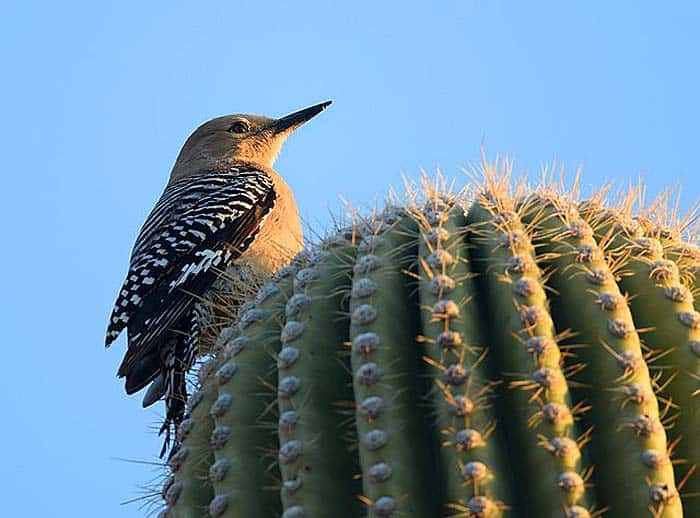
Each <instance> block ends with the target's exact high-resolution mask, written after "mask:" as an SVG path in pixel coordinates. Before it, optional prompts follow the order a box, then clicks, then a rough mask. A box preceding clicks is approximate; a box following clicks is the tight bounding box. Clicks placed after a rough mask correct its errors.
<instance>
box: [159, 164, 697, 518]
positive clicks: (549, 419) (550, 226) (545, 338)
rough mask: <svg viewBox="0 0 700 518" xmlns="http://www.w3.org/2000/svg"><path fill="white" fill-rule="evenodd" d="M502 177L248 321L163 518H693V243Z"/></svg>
mask: <svg viewBox="0 0 700 518" xmlns="http://www.w3.org/2000/svg"><path fill="white" fill-rule="evenodd" d="M497 168H499V166H498V165H496V164H485V166H484V178H485V180H484V181H483V182H482V183H481V184H480V185H479V186H478V187H475V188H473V189H472V190H471V191H470V192H468V193H464V192H459V193H454V192H449V191H448V189H446V188H445V187H444V182H442V181H441V180H440V179H438V180H436V181H435V182H434V183H431V182H432V181H428V180H425V181H424V182H423V187H422V188H421V189H420V191H421V192H420V193H418V195H415V193H414V196H411V197H409V201H407V202H405V203H402V204H396V203H394V204H388V205H387V207H385V208H384V209H382V210H377V211H375V212H374V213H373V214H371V215H369V216H357V217H355V218H354V219H353V220H352V221H350V222H349V223H348V224H347V225H346V226H344V227H343V228H341V229H340V230H339V231H337V232H336V233H334V234H333V235H331V236H329V237H327V238H326V239H324V240H322V241H321V242H320V243H318V244H315V245H313V246H309V248H308V249H307V250H306V251H305V252H303V253H302V254H301V255H299V256H298V257H297V258H296V259H295V260H294V261H293V263H292V265H291V266H289V267H287V268H284V269H282V270H280V271H279V272H277V274H275V276H274V277H273V278H272V279H270V280H269V281H267V282H266V283H265V284H264V285H262V287H261V289H260V290H259V292H258V294H257V296H256V297H255V298H254V299H253V300H251V301H249V302H248V303H246V304H243V305H242V306H241V307H240V311H239V312H238V316H237V317H235V318H234V319H233V320H232V321H231V322H230V325H227V326H226V327H225V328H224V329H223V330H221V331H220V333H219V334H218V337H217V339H216V346H215V347H213V348H211V349H210V352H208V353H207V354H206V355H205V357H204V358H203V359H202V361H201V362H200V367H199V372H198V375H197V380H196V385H197V391H196V392H195V393H194V394H193V395H192V397H191V398H190V400H189V401H188V405H187V418H186V419H185V420H184V421H183V422H182V424H181V425H180V427H179V429H178V431H177V439H178V446H177V447H176V449H175V450H174V451H173V452H172V454H171V456H170V458H169V461H168V471H169V473H168V476H167V479H166V480H165V483H164V485H163V489H162V493H161V494H162V498H163V501H164V504H163V506H162V511H161V516H163V517H167V518H183V517H185V518H194V517H206V516H211V517H214V518H223V517H226V518H252V517H270V518H272V517H280V516H282V517H284V518H301V517H305V518H316V517H318V518H325V517H364V516H368V517H371V518H389V517H396V518H409V517H416V518H432V517H442V516H445V517H447V516H454V517H474V518H494V517H501V516H513V517H537V518H540V517H561V518H584V517H598V516H607V517H624V518H637V517H645V516H649V517H658V518H676V517H681V516H686V517H690V518H697V517H700V480H699V479H700V476H698V475H697V474H696V473H695V467H696V466H697V464H698V463H700V313H698V312H697V311H696V308H697V303H696V302H695V300H694V295H695V294H697V289H696V278H695V274H696V270H697V268H698V265H700V259H698V256H699V255H700V254H698V252H697V249H696V248H695V245H694V244H693V243H692V239H691V238H690V237H689V236H688V235H687V234H688V233H687V232H686V235H682V233H679V232H674V231H673V228H674V227H673V222H669V221H665V220H663V219H662V217H661V216H660V215H659V211H656V212H654V211H652V210H645V209H644V208H642V209H640V211H639V212H638V214H636V215H635V214H633V213H632V211H631V210H630V209H629V207H628V205H629V204H627V205H626V204H625V203H622V202H621V203H617V204H616V203H611V204H609V205H606V204H605V203H603V202H602V197H593V198H592V199H589V200H587V201H580V200H578V199H577V198H576V196H574V195H573V194H571V193H567V192H564V191H563V190H557V189H553V188H551V187H543V188H539V189H530V188H525V187H522V188H521V187H517V186H516V187H512V186H511V185H509V183H510V175H509V173H508V172H507V171H504V170H499V171H496V169H497ZM506 169H507V168H506ZM679 226H680V225H679ZM684 239H685V241H684Z"/></svg>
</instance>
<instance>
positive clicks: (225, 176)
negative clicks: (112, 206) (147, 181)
mask: <svg viewBox="0 0 700 518" xmlns="http://www.w3.org/2000/svg"><path fill="white" fill-rule="evenodd" d="M274 202H275V193H274V189H273V184H272V180H271V178H270V177H269V176H268V175H267V174H265V173H264V172H261V171H257V170H232V171H217V172H208V173H205V174H201V175H197V176H190V177H187V178H183V179H181V180H179V181H177V182H174V183H173V184H171V185H170V186H169V187H168V188H167V189H166V191H165V192H164V193H163V196H162V197H161V199H160V200H159V201H158V203H157V204H156V206H155V207H154V209H153V211H152V212H151V214H150V215H149V217H148V219H147V220H146V222H145V224H144V225H143V228H142V229H141V232H140V233H139V237H138V238H137V241H136V244H135V245H134V249H133V252H132V256H131V264H130V267H129V272H128V274H127V278H126V281H125V282H124V285H123V286H122V289H121V290H120V293H119V297H118V299H117V302H116V304H115V307H114V310H113V312H112V316H111V319H110V323H109V327H108V329H107V338H106V344H107V345H109V344H110V343H111V342H113V341H114V340H115V339H116V338H117V337H118V336H119V334H120V332H121V331H122V330H123V329H124V328H125V327H128V331H129V350H128V352H127V356H126V357H125V359H124V362H123V363H122V366H121V367H120V371H119V374H120V375H127V374H128V372H129V370H130V368H131V367H132V366H133V364H134V362H135V360H136V359H137V358H138V357H139V356H142V355H147V354H151V355H153V354H154V353H156V351H153V350H152V348H153V346H154V345H156V344H157V342H158V341H159V340H161V339H162V337H163V334H164V333H165V332H166V331H167V330H168V329H170V328H171V327H172V326H173V325H174V324H176V323H177V321H178V320H179V319H180V318H181V317H182V316H183V315H185V314H186V313H188V312H189V311H190V310H191V307H192V304H193V301H194V297H196V296H199V295H201V294H203V293H204V292H205V291H206V290H207V289H208V288H209V287H210V286H211V284H212V283H213V282H214V281H215V279H216V273H215V272H214V270H215V269H216V268H222V267H223V266H225V265H226V264H228V263H229V262H230V261H231V260H232V259H235V258H236V257H238V256H239V255H240V254H241V253H243V252H244V251H245V250H246V248H248V246H250V244H251V243H252V242H253V240H254V239H255V237H256V235H257V234H258V231H259V229H260V226H261V224H262V222H263V220H264V218H265V217H266V216H267V214H268V213H269V212H270V210H271V209H272V207H273V205H274ZM146 383H147V382H146ZM138 385H142V384H141V383H138ZM132 388H134V387H132ZM135 390H138V389H137V388H136V389H135Z"/></svg>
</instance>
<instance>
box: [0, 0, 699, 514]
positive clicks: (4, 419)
mask: <svg viewBox="0 0 700 518" xmlns="http://www.w3.org/2000/svg"><path fill="white" fill-rule="evenodd" d="M563 4H566V5H563ZM574 4H575V3H574V2H537V1H534V2H516V1H512V2H497V1H485V0H484V1H466V0H461V1H454V2H446V1H445V2H426V1H421V2H410V1H406V0H404V1H401V2H398V1H397V2H320V1H318V2H288V1H285V2H282V1H280V2H265V1H237V2H231V1H227V2H223V1H222V2H201V3H197V2H192V1H189V2H173V1H169V2H124V1H120V2H37V1H26V2H18V1H15V2H10V3H9V4H8V3H7V2H5V3H4V4H3V8H2V18H1V20H0V67H1V68H0V74H1V76H0V77H1V80H0V114H1V117H2V119H1V121H0V122H1V123H0V146H1V149H0V151H1V153H0V164H2V171H1V174H2V183H1V185H2V204H0V211H1V214H0V216H1V217H0V226H1V238H2V241H1V242H2V250H3V253H2V254H1V255H0V262H1V264H0V271H1V272H2V274H1V275H2V311H0V319H1V320H2V322H1V326H0V329H1V330H2V341H3V343H2V359H3V369H2V371H3V372H2V375H1V376H0V398H1V401H0V408H1V409H2V413H1V414H0V420H1V423H2V424H0V444H1V445H2V454H1V455H0V458H1V462H0V465H1V469H0V495H2V496H1V497H0V498H1V500H2V505H1V506H0V507H2V514H3V515H4V516H43V517H64V516H65V517H68V516H70V517H78V516H79V517H82V516H86V517H87V516H102V517H117V516H119V517H124V516H140V515H143V514H144V513H145V510H139V507H138V504H131V505H125V506H120V502H122V501H125V500H129V499H131V498H135V497H138V496H139V495H140V494H142V491H145V490H143V489H142V488H141V487H140V486H145V485H148V483H149V481H150V480H152V479H153V478H154V477H156V478H157V476H158V474H159V471H158V469H156V468H154V467H153V466H149V465H144V464H136V463H128V462H123V461H120V460H116V459H115V458H116V457H125V458H130V459H139V460H143V461H148V462H150V461H157V457H156V454H157V452H158V450H159V447H160V441H159V440H158V439H157V438H156V437H155V435H153V432H152V431H150V429H149V427H150V426H151V425H153V424H154V423H155V422H156V420H157V418H158V415H159V414H158V413H159V412H160V409H158V410H157V411H151V410H148V411H144V410H142V409H141V408H140V396H139V397H136V398H127V397H126V396H125V395H124V394H123V393H122V386H121V383H120V382H118V381H117V379H116V378H115V376H114V374H115V370H116V367H117V365H118V362H119V361H120V358H121V355H122V352H123V349H124V343H123V341H120V342H118V343H117V344H116V345H115V346H114V347H113V348H112V350H109V351H105V350H104V349H103V346H102V343H103V334H104V329H105V324H106V322H107V316H108V312H109V311H110V309H111V306H112V303H113V298H114V296H115V294H116V292H117V289H118V286H119V284H120V282H121V281H122V276H123V275H124V273H125V268H126V266H127V261H128V256H129V251H130V248H131V245H132V242H133V239H134V237H135V235H136V233H137V231H138V228H139V226H140V224H141V222H142V221H143V219H144V217H145V215H146V214H147V212H148V211H149V209H150V207H151V205H152V203H153V202H154V200H155V199H156V198H157V197H158V196H159V194H160V191H161V189H162V187H163V185H164V183H165V181H166V177H167V174H168V172H169V169H170V167H171V165H172V162H173V160H174V158H175V156H176V153H177V152H178V149H179V147H180V145H181V144H182V142H183V141H184V139H185V138H186V137H187V135H188V134H189V132H190V131H191V130H192V129H193V128H194V127H196V126H197V125H198V124H199V123H201V122H203V121H204V120H206V119H208V118H210V117H213V116H216V115H221V114H225V113H231V112H257V113H265V114H268V115H273V116H278V115H282V114H284V113H287V112H290V111H292V110H295V109H297V108H301V107H303V106H306V105H308V104H311V103H314V102H318V101H321V100H324V99H327V98H331V99H333V100H334V101H335V103H334V105H333V106H332V108H331V109H330V110H328V111H327V112H325V113H324V114H322V115H321V116H320V117H318V118H317V119H315V120H314V121H313V122H312V123H311V124H309V125H308V126H306V127H305V128H303V130H302V131H300V132H299V133H298V134H296V135H294V136H293V137H292V138H291V139H290V141H289V142H288V143H287V145H286V147H285V149H283V152H282V155H281V157H280V160H279V161H278V163H277V169H278V170H279V171H280V172H282V173H283V174H284V175H286V177H287V178H288V179H289V183H290V184H291V185H292V187H293V188H294V189H295V191H296V193H297V198H298V202H299V204H300V206H301V210H302V213H303V214H304V216H305V217H306V218H307V219H308V220H309V221H311V222H316V224H320V225H323V224H324V222H327V221H328V219H329V218H328V210H329V208H330V209H331V210H334V208H337V207H338V206H339V202H338V195H339V194H343V195H344V196H345V197H346V198H348V199H349V200H351V201H353V202H356V203H371V202H372V200H373V199H374V195H375V193H377V192H380V191H384V190H385V189H386V187H388V186H389V185H398V184H400V177H401V173H407V174H409V175H415V174H417V173H418V170H419V167H420V166H423V167H425V168H426V169H428V170H433V169H434V168H435V167H436V166H440V167H441V168H442V169H443V170H444V171H445V172H447V173H451V174H455V175H456V176H458V177H459V176H460V173H459V172H458V169H457V167H458V166H459V165H466V164H468V163H470V162H474V161H477V160H478V159H479V155H480V145H481V144H482V143H483V144H484V145H485V148H486V150H487V151H488V152H489V153H490V154H492V155H493V154H495V153H502V154H506V153H507V154H509V155H510V156H512V157H514V158H515V160H516V168H517V169H520V168H525V169H528V170H530V171H533V172H535V173H536V172H537V171H538V169H539V167H540V165H541V164H542V163H547V162H550V161H552V160H553V159H556V160H558V161H560V162H563V163H565V164H566V165H567V166H568V168H569V170H570V171H573V170H574V169H575V168H576V167H577V166H579V165H582V166H583V167H584V171H585V176H584V180H585V183H586V184H592V185H600V184H602V183H603V182H604V181H607V180H617V181H629V180H634V179H636V178H637V177H638V176H639V175H640V174H641V175H643V176H644V178H646V180H647V182H648V184H649V186H650V192H651V193H654V192H656V191H658V190H659V189H660V188H661V187H662V186H665V185H676V184H677V183H679V182H682V183H683V184H684V186H685V195H686V198H685V204H686V206H687V205H690V203H691V202H692V201H694V200H695V197H696V196H697V195H698V193H699V192H700V190H699V189H698V187H699V186H700V183H699V182H698V180H697V179H696V178H695V175H696V171H695V167H696V156H695V155H696V153H697V151H698V130H697V127H698V126H697V125H698V121H699V120H700V104H699V102H698V92H700V76H699V75H698V74H699V73H698V53H699V51H700V45H699V44H700V38H699V36H698V27H699V26H700V12H699V11H698V8H697V7H695V6H694V5H693V4H695V5H697V3H696V2H672V3H659V2H607V1H606V2H602V1H601V2H585V4H586V6H585V7H583V4H584V3H583V2H579V3H578V4H580V6H579V7H576V6H574Z"/></svg>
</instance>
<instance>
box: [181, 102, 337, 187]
mask: <svg viewBox="0 0 700 518" xmlns="http://www.w3.org/2000/svg"><path fill="white" fill-rule="evenodd" d="M330 104H331V101H326V102H323V103H320V104H316V105H314V106H310V107H308V108H304V109H303V110H299V111H296V112H294V113H290V114H289V115H285V116H284V117H282V118H279V119H271V118H268V117H263V116H261V115H244V114H238V115H225V116H223V117H217V118H216V119H212V120H210V121H208V122H205V123H204V124H202V125H201V126H200V127H199V128H197V129H196V130H195V131H194V132H193V133H192V134H191V135H190V136H189V138H188V139H187V141H186V142H185V145H184V146H182V149H181V150H180V154H179V155H178V157H177V160H176V161H175V166H174V167H173V171H172V173H171V175H170V181H171V182H172V181H174V180H177V179H179V178H183V177H185V176H189V175H191V174H195V173H198V172H201V171H204V170H207V169H216V168H220V167H227V166H232V165H236V164H240V163H245V164H252V165H258V166H264V167H272V165H273V163H274V162H275V159H276V158H277V155H278V153H279V151H280V148H281V147H282V144H283V143H284V141H285V140H286V139H287V137H288V136H289V135H290V134H291V133H292V132H293V131H294V130H295V129H297V128H298V127H299V126H301V125H302V124H304V123H305V122H306V121H308V120H309V119H311V118H312V117H314V116H315V115H317V114H319V113H320V112H322V111H323V110H325V109H326V108H327V107H328V106H329V105H330Z"/></svg>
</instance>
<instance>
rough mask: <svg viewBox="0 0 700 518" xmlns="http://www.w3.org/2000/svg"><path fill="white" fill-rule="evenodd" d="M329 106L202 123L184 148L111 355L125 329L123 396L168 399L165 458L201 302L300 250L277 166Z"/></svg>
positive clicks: (114, 331) (152, 225)
mask: <svg viewBox="0 0 700 518" xmlns="http://www.w3.org/2000/svg"><path fill="white" fill-rule="evenodd" d="M330 104H331V101H326V102H322V103H319V104H316V105H313V106H310V107H308V108H304V109H302V110H299V111H296V112H294V113H291V114H289V115H286V116H284V117H281V118H278V119H274V118H269V117H265V116H261V115H248V114H235V115H226V116H222V117H217V118H214V119H212V120H209V121H208V122H205V123H204V124H202V125H201V126H199V127H198V128H197V129H196V130H195V131H194V132H193V133H192V134H191V135H190V136H189V138H188V139H187V140H186V141H185V144H184V145H183V146H182V149H181V150H180V153H179V154H178V156H177V159H176V160H175V164H174V166H173V168H172V170H171V173H170V178H169V180H168V183H167V185H166V187H165V190H164V191H163V193H162V195H161V197H160V199H159V200H158V201H157V203H156V204H155V206H154V207H153V209H152V210H151V212H150V214H149V216H148V217H147V218H146V221H145V222H144V224H143V226H142V227H141V230H140V232H139V234H138V236H137V238H136V242H135V244H134V246H133V249H132V251H131V258H130V261H129V268H128V272H127V275H126V280H125V281H124V283H123V284H122V286H121V289H120V290H119V293H118V296H117V299H116V302H115V305H114V309H113V310H112V312H111V316H110V318H109V324H108V327H107V334H106V339H105V346H106V347H109V346H110V345H111V344H112V343H113V342H114V341H115V340H116V339H117V338H118V337H119V335H120V334H121V333H122V331H124V329H126V331H127V349H126V353H125V355H124V358H123V360H122V362H121V365H120V366H119V368H118V371H117V376H118V377H120V378H125V390H126V393H127V394H134V393H136V392H139V391H140V390H142V389H144V388H145V387H146V386H147V385H149V384H150V385H151V386H150V388H149V389H148V391H147V393H146V395H145V397H144V400H143V406H144V407H147V406H150V405H151V404H153V403H155V402H156V401H158V400H160V399H165V406H166V413H165V419H164V421H163V425H162V427H161V430H160V432H161V434H162V433H163V432H166V439H165V444H164V446H163V450H162V451H161V456H162V455H163V454H164V452H165V451H166V450H167V448H168V445H169V443H170V433H171V430H172V429H174V428H176V427H177V425H178V424H179V423H180V422H181V421H182V419H183V417H184V414H185V401H186V399H187V388H186V374H187V372H188V370H189V369H190V367H191V366H192V365H193V362H194V360H195V358H196V356H197V340H198V335H199V329H198V320H199V318H198V313H197V301H198V300H201V298H202V297H203V295H204V294H205V293H207V291H208V290H210V289H211V288H212V285H213V284H214V283H215V282H216V280H217V278H218V276H219V273H220V272H221V271H222V270H225V269H226V268H227V267H228V266H230V265H237V264H246V265H249V266H250V267H252V268H253V269H254V271H257V272H259V273H261V274H263V275H270V274H272V273H274V272H275V271H276V270H277V269H279V268H280V267H282V266H285V265H286V264H288V263H289V262H290V261H291V259H292V258H293V257H294V256H295V255H296V254H297V253H298V252H299V251H300V250H301V249H302V229H301V221H300V218H299V211H298V208H297V205H296V202H295V200H294V195H293V193H292V191H291V189H290V187H289V185H288V184H287V183H286V182H285V180H284V179H283V178H282V176H281V175H280V174H278V173H277V172H276V171H275V170H274V169H273V168H272V167H273V165H274V162H275V160H276V158H277V156H278V154H279V152H280V149H281V147H282V144H283V143H284V141H285V140H286V139H287V137H288V136H289V135H290V134H291V133H292V132H293V131H294V130H296V129H297V128H299V127H300V126H301V125H303V124H304V123H306V122H307V121H309V120H310V119H311V118H313V117H315V116H316V115H318V114H319V113H320V112H322V111H323V110H325V109H326V108H327V107H328V106H329V105H330ZM171 451H174V448H173V450H171Z"/></svg>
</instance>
